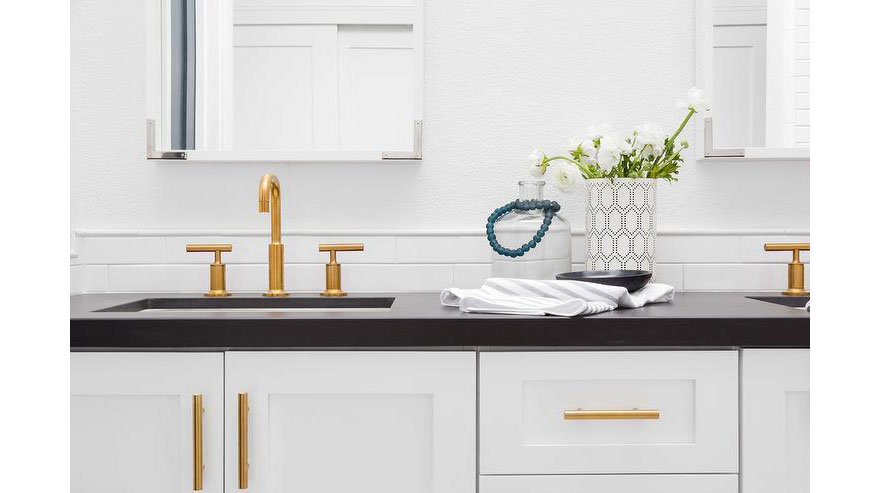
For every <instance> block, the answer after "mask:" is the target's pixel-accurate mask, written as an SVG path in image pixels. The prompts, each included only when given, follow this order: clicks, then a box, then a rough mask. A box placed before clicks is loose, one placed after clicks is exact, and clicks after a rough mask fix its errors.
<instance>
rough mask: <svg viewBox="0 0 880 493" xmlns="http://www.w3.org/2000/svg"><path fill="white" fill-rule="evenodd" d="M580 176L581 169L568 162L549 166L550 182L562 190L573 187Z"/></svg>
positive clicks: (568, 189)
mask: <svg viewBox="0 0 880 493" xmlns="http://www.w3.org/2000/svg"><path fill="white" fill-rule="evenodd" d="M580 177H581V171H580V170H579V169H578V167H577V166H575V165H573V164H570V163H554V164H553V166H550V183H552V184H553V186H554V187H556V188H558V189H559V190H561V191H563V192H568V191H570V190H571V189H572V187H574V185H575V184H576V183H577V182H578V180H579V179H580Z"/></svg>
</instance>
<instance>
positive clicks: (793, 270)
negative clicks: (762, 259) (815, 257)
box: [764, 243, 810, 296]
mask: <svg viewBox="0 0 880 493" xmlns="http://www.w3.org/2000/svg"><path fill="white" fill-rule="evenodd" d="M764 251H766V252H791V256H792V258H791V262H789V263H788V289H786V290H785V291H783V292H782V294H784V295H786V296H809V295H810V292H809V291H807V290H806V289H804V264H803V263H802V262H801V252H803V251H810V244H809V243H764Z"/></svg>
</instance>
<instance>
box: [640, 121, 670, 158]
mask: <svg viewBox="0 0 880 493" xmlns="http://www.w3.org/2000/svg"><path fill="white" fill-rule="evenodd" d="M634 131H635V134H636V148H638V149H639V150H641V149H642V148H644V149H645V154H647V155H649V156H659V155H661V154H663V152H664V151H665V147H664V145H663V142H664V141H665V140H666V133H665V132H664V131H663V129H662V128H661V127H660V125H657V124H655V123H651V122H648V123H645V124H644V125H639V126H637V127H636V128H635V129H634Z"/></svg>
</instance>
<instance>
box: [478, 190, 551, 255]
mask: <svg viewBox="0 0 880 493" xmlns="http://www.w3.org/2000/svg"><path fill="white" fill-rule="evenodd" d="M539 209H540V210H543V211H544V222H542V223H541V227H539V228H538V232H537V233H535V236H534V237H533V238H532V239H531V240H530V241H529V242H527V243H523V244H522V246H521V247H519V248H517V249H515V250H512V249H510V248H505V247H503V246H501V245H500V244H499V243H498V239H497V238H495V222H496V221H498V220H499V219H501V218H502V217H503V216H504V215H505V214H507V213H509V212H511V211H513V210H521V211H532V210H539ZM560 209H561V206H560V205H559V204H558V203H557V202H556V201H553V200H514V201H513V202H508V203H507V204H505V205H503V206H501V207H499V208H497V209H495V210H494V211H493V212H492V214H489V219H488V222H487V223H486V238H488V239H489V246H491V247H492V250H495V252H497V253H498V254H499V255H504V256H505V257H514V258H516V257H522V256H523V255H525V254H526V252H528V251H529V250H531V249H532V248H535V247H536V246H538V243H541V239H543V238H544V235H545V234H547V231H548V230H549V229H550V223H551V222H553V216H555V215H556V213H557V212H559V210H560Z"/></svg>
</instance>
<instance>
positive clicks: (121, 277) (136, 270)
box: [107, 264, 209, 292]
mask: <svg viewBox="0 0 880 493" xmlns="http://www.w3.org/2000/svg"><path fill="white" fill-rule="evenodd" d="M208 276H209V271H208V265H207V264H206V265H110V266H108V267H107V290H108V291H111V292H156V291H170V292H194V291H206V290H207V287H208V284H209V282H208V281H209V277H208Z"/></svg>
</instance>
